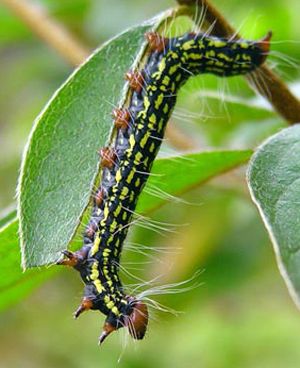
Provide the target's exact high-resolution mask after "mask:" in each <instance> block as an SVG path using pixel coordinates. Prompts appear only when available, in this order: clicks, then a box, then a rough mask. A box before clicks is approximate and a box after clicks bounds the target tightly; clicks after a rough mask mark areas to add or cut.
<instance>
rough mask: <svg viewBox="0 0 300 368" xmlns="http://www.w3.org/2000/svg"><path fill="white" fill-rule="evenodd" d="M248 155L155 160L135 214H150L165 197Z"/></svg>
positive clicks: (216, 154) (231, 153)
mask: <svg viewBox="0 0 300 368" xmlns="http://www.w3.org/2000/svg"><path fill="white" fill-rule="evenodd" d="M251 154H252V151H250V150H246V151H218V152H202V153H196V154H188V155H182V156H178V157H171V158H167V159H159V160H156V161H155V162H154V165H153V170H152V172H151V175H150V178H149V180H148V182H147V185H146V187H145V189H144V190H143V193H142V194H141V197H140V199H139V202H138V205H137V212H138V213H145V212H150V211H153V210H154V209H155V208H157V207H159V206H161V205H162V204H163V203H164V202H165V201H166V199H167V197H168V196H169V199H170V200H172V196H177V195H180V194H182V193H184V192H186V191H188V190H190V189H192V188H194V187H197V186H199V185H200V184H201V183H203V182H205V181H207V180H208V179H210V178H212V177H213V176H216V175H219V174H221V173H223V172H225V171H228V170H230V169H232V168H234V167H236V166H238V165H241V164H243V163H245V162H247V161H248V160H249V158H250V157H251ZM164 193H165V194H166V195H165V194H164Z"/></svg>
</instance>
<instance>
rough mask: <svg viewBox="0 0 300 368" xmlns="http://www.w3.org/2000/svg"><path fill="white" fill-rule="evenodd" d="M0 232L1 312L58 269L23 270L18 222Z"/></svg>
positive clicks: (13, 221) (9, 224)
mask: <svg viewBox="0 0 300 368" xmlns="http://www.w3.org/2000/svg"><path fill="white" fill-rule="evenodd" d="M1 230H2V231H1V232H0V244H1V247H0V269H1V276H2V277H1V278H0V295H1V297H0V310H2V309H4V308H6V307H8V306H10V305H11V304H12V303H15V302H17V301H19V300H20V299H22V298H23V297H24V296H25V295H27V294H28V293H29V292H30V291H31V290H32V289H33V288H35V287H36V286H38V285H39V284H40V283H41V282H42V281H44V280H45V279H47V278H48V277H50V276H51V275H53V274H54V273H56V272H57V271H58V269H55V268H51V269H47V270H43V271H41V270H38V269H34V270H28V271H27V272H26V273H24V272H23V270H22V268H21V256H20V250H19V237H18V220H17V219H16V218H15V219H14V220H12V221H11V222H8V223H7V224H6V226H5V227H3V228H2V229H1Z"/></svg>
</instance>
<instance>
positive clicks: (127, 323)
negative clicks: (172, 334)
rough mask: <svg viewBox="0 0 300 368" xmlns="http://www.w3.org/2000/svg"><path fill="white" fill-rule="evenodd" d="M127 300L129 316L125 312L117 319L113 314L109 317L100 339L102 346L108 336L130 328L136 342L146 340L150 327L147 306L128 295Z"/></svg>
mask: <svg viewBox="0 0 300 368" xmlns="http://www.w3.org/2000/svg"><path fill="white" fill-rule="evenodd" d="M126 299H127V301H128V304H127V307H128V314H127V313H126V312H125V314H123V315H121V316H120V315H119V316H118V317H117V316H116V315H115V314H113V313H111V314H109V315H108V316H107V318H106V321H105V324H104V326H103V332H102V334H101V336H100V338H99V343H100V344H102V342H103V341H104V340H105V339H106V338H107V336H109V335H110V334H111V333H112V332H114V331H116V330H118V329H119V328H121V327H128V331H129V333H130V335H131V336H132V337H133V338H134V339H136V340H142V339H143V338H144V336H145V334H146V331H147V325H148V308H147V305H146V304H145V303H143V302H141V301H139V300H136V299H135V298H133V297H131V296H130V295H127V296H126Z"/></svg>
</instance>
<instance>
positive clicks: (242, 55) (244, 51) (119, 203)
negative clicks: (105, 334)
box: [75, 34, 265, 338]
mask: <svg viewBox="0 0 300 368" xmlns="http://www.w3.org/2000/svg"><path fill="white" fill-rule="evenodd" d="M263 51H264V50H263V49H262V48H261V47H260V45H259V44H258V43H257V44H256V43H250V42H246V41H242V42H233V41H232V42H228V41H226V40H224V39H218V38H214V37H204V36H203V35H200V34H197V35H195V34H186V35H183V36H180V37H176V38H172V39H164V44H163V50H162V51H157V50H154V51H151V52H150V53H149V54H148V56H147V59H146V61H145V63H144V66H143V68H142V70H141V72H142V74H141V75H142V80H143V83H142V86H141V88H140V89H136V90H133V91H132V95H131V99H130V104H129V106H128V110H129V113H130V119H129V120H128V127H127V129H119V130H118V132H117V135H116V139H115V140H114V143H113V147H111V148H112V149H113V151H114V152H115V156H114V162H113V164H112V165H110V167H104V168H103V170H102V180H101V187H100V189H99V190H101V193H102V196H103V199H102V201H101V203H95V205H94V207H93V210H92V216H91V219H90V222H89V225H88V229H91V228H92V229H94V231H86V233H85V236H84V243H85V245H84V247H83V249H84V251H81V254H84V257H83V259H81V260H80V262H78V264H76V265H75V268H76V269H78V271H79V272H80V274H81V277H82V279H83V281H84V283H85V284H86V289H85V298H86V299H88V300H90V301H91V302H92V306H91V309H98V310H100V311H101V312H102V313H104V314H105V315H107V316H108V317H107V321H108V323H109V324H110V325H112V326H114V327H115V329H117V328H119V327H122V326H123V325H124V318H125V316H129V315H130V314H131V313H132V310H133V307H134V306H133V305H132V304H131V303H130V300H129V299H128V297H126V294H125V292H124V290H123V288H122V284H121V281H120V279H119V276H118V268H119V266H118V265H119V262H120V254H121V250H122V244H123V242H124V239H125V237H126V235H127V232H128V229H129V225H130V222H131V221H132V216H133V213H134V210H135V207H136V203H137V200H138V197H139V194H140V192H141V190H142V189H143V187H144V185H145V183H146V181H147V178H148V176H149V172H150V170H151V167H152V164H153V161H154V159H155V157H156V154H157V152H158V150H159V147H160V145H161V142H162V139H163V137H164V131H165V128H166V124H167V122H168V120H169V118H170V115H171V113H172V110H173V108H174V105H175V102H176V95H177V92H178V89H179V88H180V87H181V86H182V85H183V84H184V83H185V82H186V81H187V79H188V78H189V77H190V76H192V75H195V74H199V73H213V74H216V75H218V76H226V77H227V76H233V75H240V74H245V73H249V72H251V71H252V70H254V69H255V68H256V67H258V66H259V65H261V63H262V62H263V61H264V59H265V56H264V52H263ZM79 252H80V251H79ZM142 337H143V336H136V338H142Z"/></svg>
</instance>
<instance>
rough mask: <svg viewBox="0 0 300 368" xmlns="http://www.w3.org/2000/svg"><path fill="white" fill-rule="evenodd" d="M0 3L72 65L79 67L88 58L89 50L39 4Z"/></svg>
mask: <svg viewBox="0 0 300 368" xmlns="http://www.w3.org/2000/svg"><path fill="white" fill-rule="evenodd" d="M0 1H1V2H2V3H3V4H5V5H6V6H7V7H8V8H9V9H10V10H11V11H12V12H13V13H14V14H15V15H17V16H18V17H19V18H21V19H22V20H23V21H24V23H26V24H27V26H28V27H30V28H31V29H32V30H33V32H34V33H36V34H37V35H38V36H39V37H40V38H42V39H43V40H44V41H46V43H48V44H49V45H50V46H51V47H52V48H53V49H55V50H56V51H57V52H58V53H59V54H61V55H62V56H63V57H64V59H66V60H67V61H68V62H69V63H70V64H72V65H74V66H77V65H79V64H81V63H82V62H83V60H85V59H86V58H87V57H88V55H89V53H90V52H89V50H87V49H86V47H85V46H83V45H82V44H81V43H80V42H79V41H77V40H75V39H74V38H73V36H71V34H70V33H69V32H68V31H67V30H66V29H65V28H64V27H63V26H62V25H61V24H58V23H57V22H56V21H55V20H53V19H51V18H50V17H49V16H48V15H47V14H46V13H45V11H43V9H41V8H40V7H39V6H38V5H39V4H36V3H34V2H33V1H31V0H0Z"/></svg>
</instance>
